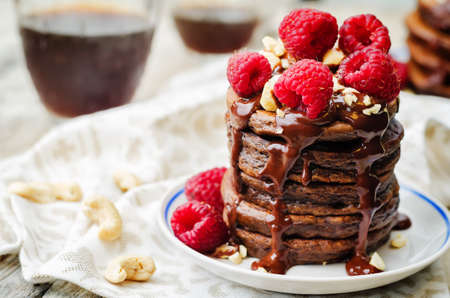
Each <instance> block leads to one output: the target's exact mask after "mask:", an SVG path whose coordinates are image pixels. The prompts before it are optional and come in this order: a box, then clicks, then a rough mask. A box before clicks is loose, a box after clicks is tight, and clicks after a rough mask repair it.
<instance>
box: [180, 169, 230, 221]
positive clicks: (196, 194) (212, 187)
mask: <svg viewBox="0 0 450 298" xmlns="http://www.w3.org/2000/svg"><path fill="white" fill-rule="evenodd" d="M226 170H227V169H226V168H214V169H211V170H208V171H204V172H201V173H199V174H197V175H195V176H193V177H191V178H190V179H189V180H188V181H187V182H186V185H185V187H184V192H185V194H186V197H187V198H188V200H189V201H199V202H205V203H207V204H209V205H211V206H213V207H214V208H216V209H217V211H218V212H219V213H222V211H223V200H222V195H221V194H220V184H221V183H222V178H223V175H224V174H225V171H226Z"/></svg>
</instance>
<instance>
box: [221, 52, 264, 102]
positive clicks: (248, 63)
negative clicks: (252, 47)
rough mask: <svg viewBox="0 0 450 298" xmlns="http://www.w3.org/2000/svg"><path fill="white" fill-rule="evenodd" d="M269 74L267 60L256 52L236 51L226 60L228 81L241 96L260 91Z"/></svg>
mask: <svg viewBox="0 0 450 298" xmlns="http://www.w3.org/2000/svg"><path fill="white" fill-rule="evenodd" d="M271 75H272V68H271V67H270V64H269V60H267V58H266V57H264V56H263V55H261V54H258V53H251V52H241V53H236V54H234V55H233V56H231V58H230V60H229V61H228V68H227V77H228V82H230V85H231V87H233V90H234V91H235V92H236V93H237V94H238V95H239V96H242V97H248V96H250V95H252V94H255V93H256V92H258V91H261V90H262V89H263V87H264V84H265V83H266V82H267V81H268V80H269V79H270V76H271Z"/></svg>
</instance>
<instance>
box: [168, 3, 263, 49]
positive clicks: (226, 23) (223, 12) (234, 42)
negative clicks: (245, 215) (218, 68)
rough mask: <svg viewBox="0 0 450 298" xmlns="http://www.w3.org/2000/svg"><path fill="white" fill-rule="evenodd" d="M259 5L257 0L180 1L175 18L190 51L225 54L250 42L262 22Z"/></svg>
mask: <svg viewBox="0 0 450 298" xmlns="http://www.w3.org/2000/svg"><path fill="white" fill-rule="evenodd" d="M256 2H258V1H256ZM258 3H259V2H258ZM256 6H257V5H256V3H255V1H253V0H251V1H249V0H240V1H229V0H208V1H198V0H178V1H176V2H175V5H174V7H173V11H172V15H173V18H174V21H175V25H176V28H177V30H178V32H179V34H180V36H181V39H182V40H183V42H184V44H185V45H186V46H187V47H188V48H189V49H192V50H194V51H196V52H200V53H207V54H221V53H230V52H233V51H235V50H237V49H239V48H242V47H244V46H245V45H246V44H247V43H248V42H249V41H250V39H251V37H252V34H253V32H254V30H255V28H256V26H257V25H258V23H259V14H260V13H259V11H258V9H257V8H256Z"/></svg>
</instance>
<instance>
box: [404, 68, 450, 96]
mask: <svg viewBox="0 0 450 298" xmlns="http://www.w3.org/2000/svg"><path fill="white" fill-rule="evenodd" d="M408 71H409V79H410V80H411V83H412V84H413V85H414V88H415V89H416V90H417V91H419V92H421V93H428V94H435V95H440V96H445V97H450V75H449V74H446V73H445V72H444V71H442V70H441V71H434V72H433V71H432V70H429V69H426V68H424V67H422V66H420V65H418V64H417V63H415V62H414V60H410V61H409V63H408Z"/></svg>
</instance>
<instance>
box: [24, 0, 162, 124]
mask: <svg viewBox="0 0 450 298" xmlns="http://www.w3.org/2000/svg"><path fill="white" fill-rule="evenodd" d="M156 10H157V9H156V0H153V1H152V0H132V1H112V0H101V1H100V0H99V1H80V0H78V1H77V0H74V1H70V0H69V1H67V0H65V1H62V0H60V1H58V0H46V1H41V0H39V1H38V0H16V11H17V20H18V25H19V30H20V36H21V38H22V45H23V50H24V55H25V60H26V65H27V68H28V70H29V72H30V74H31V78H32V81H33V83H34V85H35V87H36V90H37V92H38V94H39V97H40V99H41V101H42V102H43V104H44V105H45V106H46V107H47V109H48V110H50V111H51V112H53V113H55V114H56V115H58V116H62V117H75V116H78V115H83V114H88V113H93V112H96V111H99V110H104V109H108V108H112V107H116V106H119V105H123V104H125V103H128V102H129V101H130V100H131V98H132V97H133V95H134V92H135V90H136V88H137V86H138V84H139V82H140V78H141V76H142V73H143V71H144V69H145V65H146V61H147V57H148V55H149V52H150V46H151V42H152V37H153V32H154V28H155V24H156V17H157V11H156Z"/></svg>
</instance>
